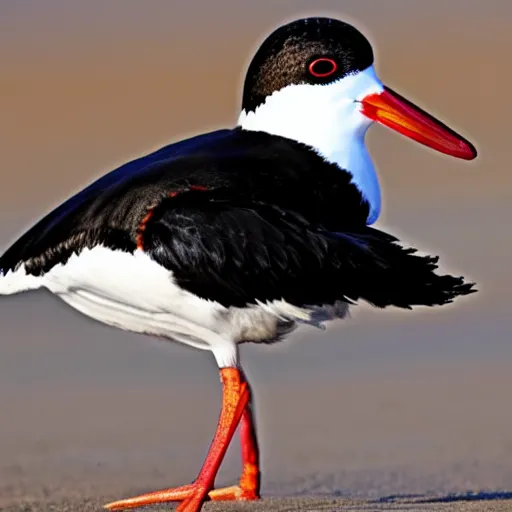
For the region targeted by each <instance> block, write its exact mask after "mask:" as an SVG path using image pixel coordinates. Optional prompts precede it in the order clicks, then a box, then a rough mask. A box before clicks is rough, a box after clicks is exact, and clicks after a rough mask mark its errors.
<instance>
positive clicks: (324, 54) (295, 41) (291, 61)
mask: <svg viewBox="0 0 512 512" xmlns="http://www.w3.org/2000/svg"><path fill="white" fill-rule="evenodd" d="M372 64H373V51H372V47H371V45H370V43H369V41H368V40H367V39H366V37H364V36H363V34H361V32H359V30H357V29H356V28H354V27H353V26H352V25H349V24H348V23H344V22H343V21H339V20H334V19H331V18H305V19H300V20H297V21H293V22H292V23H289V24H287V25H283V26H282V27H279V28H278V29H277V30H275V31H274V32H273V33H272V34H270V36H268V37H267V39H266V40H265V41H264V42H263V44H262V45H261V46H260V48H259V49H258V51H257V52H256V55H255V56H254V58H253V59H252V62H251V64H250V65H249V69H248V71H247V75H246V78H245V84H244V94H243V101H242V109H243V110H245V111H246V112H249V111H252V110H255V109H256V107H257V106H258V105H260V104H261V103H263V102H264V101H265V98H266V97H267V96H269V95H270V94H272V93H273V92H275V91H278V90H280V89H282V88H283V87H285V86H287V85H292V84H327V83H330V82H333V81H335V80H337V79H339V78H343V77H344V76H346V75H349V74H352V73H356V72H358V71H362V70H364V69H366V68H367V67H368V66H371V65H372Z"/></svg>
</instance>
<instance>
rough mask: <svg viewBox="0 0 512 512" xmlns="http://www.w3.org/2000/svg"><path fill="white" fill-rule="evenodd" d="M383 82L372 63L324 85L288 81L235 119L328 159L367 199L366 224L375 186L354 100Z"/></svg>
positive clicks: (376, 195) (376, 203) (363, 120)
mask: <svg viewBox="0 0 512 512" xmlns="http://www.w3.org/2000/svg"><path fill="white" fill-rule="evenodd" d="M383 91H384V86H383V85H382V83H381V81H380V80H379V79H378V78H377V75H376V74H375V70H374V68H373V66H370V67H368V68H367V69H365V70H364V71H360V72H359V73H356V74H353V75H348V76H346V77H344V78H342V79H340V80H337V81H336V82H333V83H332V84H328V85H310V84H300V85H288V86H286V87H284V88H283V89H281V90H279V91H276V92H274V93H273V94H272V95H270V96H269V97H267V98H266V100H265V103H263V104H262V105H260V106H259V107H258V108H257V109H256V110H255V111H254V112H249V113H247V112H245V111H242V113H241V114H240V118H239V120H238V124H239V125H240V126H241V127H242V128H243V129H246V130H253V131H264V132H267V133H271V134H274V135H279V136H281V137H286V138H288V139H292V140H296V141H298V142H302V143H303V144H307V145H309V146H311V147H312V148H313V149H315V150H316V151H317V152H318V153H319V154H320V155H321V156H323V157H324V158H325V159H326V160H328V161H329V162H332V163H335V164H337V165H338V166H339V167H341V168H342V169H345V170H346V171H348V172H350V173H351V174H352V181H353V182H354V183H355V184H356V186H357V187H358V188H359V190H360V191H361V193H362V194H363V195H364V197H365V198H366V199H367V201H368V202H369V203H370V214H369V216H368V224H373V223H374V222H375V221H376V220H377V218H378V217H379V214H380V208H381V196H380V186H379V180H378V177H377V174H376V172H375V169H374V166H373V162H372V160H371V158H370V155H369V153H368V150H367V149H366V146H365V143H364V137H365V134H366V131H367V130H368V128H369V127H370V125H371V124H372V121H371V120H370V119H368V118H367V117H366V116H365V115H363V114H362V112H361V103H360V101H361V100H362V99H363V98H364V97H365V96H368V95H369V94H379V93H381V92H383Z"/></svg>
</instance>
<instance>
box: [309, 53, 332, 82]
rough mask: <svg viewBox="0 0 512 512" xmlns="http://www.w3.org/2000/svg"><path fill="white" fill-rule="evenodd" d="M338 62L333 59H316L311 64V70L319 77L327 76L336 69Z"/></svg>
mask: <svg viewBox="0 0 512 512" xmlns="http://www.w3.org/2000/svg"><path fill="white" fill-rule="evenodd" d="M336 68H337V66H336V62H335V61H334V60H332V59H327V58H323V59H316V60H314V61H313V62H312V63H311V64H310V65H309V72H310V73H311V74H312V75H313V76H315V77H318V78H323V77H327V76H329V75H332V74H333V73H334V72H335V71H336Z"/></svg>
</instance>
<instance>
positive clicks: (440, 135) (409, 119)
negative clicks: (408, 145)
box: [361, 87, 477, 160]
mask: <svg viewBox="0 0 512 512" xmlns="http://www.w3.org/2000/svg"><path fill="white" fill-rule="evenodd" d="M361 103H362V113H363V114H364V115H365V116H367V117H368V118H370V119H372V120H373V121H377V122H378V123H381V124H383V125H384V126H387V127H388V128H391V129H393V130H396V131H397V132H399V133H401V134H403V135H405V136H406V137H409V138H411V139H413V140H415V141H417V142H420V143H421V144H424V145H425V146H428V147H430V148H432V149H435V150H437V151H440V152H441V153H445V154H447V155H451V156H454V157H457V158H464V159H465V160H473V158H475V157H476V155H477V152H476V149H475V147H474V146H473V145H472V144H471V143H470V142H469V141H467V140H466V139H464V138H463V137H461V136H460V135H459V134H458V133H455V132H454V131H453V130H451V129H450V128H448V127H447V126H446V125H444V124H443V123H442V122H441V121H438V120H437V119H435V118H434V117H432V116H431V115H430V114H427V113H426V112H425V111H424V110H422V109H420V108H419V107H417V106H416V105H414V104H413V103H411V102H410V101H408V100H406V99H405V98H403V97H402V96H400V95H399V94H397V93H396V92H394V91H392V90H391V89H389V88H388V87H385V88H384V92H382V93H380V94H371V95H369V96H367V97H366V98H364V99H363V100H361Z"/></svg>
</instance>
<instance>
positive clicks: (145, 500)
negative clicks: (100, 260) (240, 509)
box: [105, 466, 260, 512]
mask: <svg viewBox="0 0 512 512" xmlns="http://www.w3.org/2000/svg"><path fill="white" fill-rule="evenodd" d="M258 488H259V471H258V468H257V467H254V468H252V467H249V466H246V467H245V468H244V472H243V475H242V478H241V479H240V483H239V484H238V485H232V486H231V487H222V488H220V489H211V490H208V489H207V488H206V487H205V486H204V485H201V484H199V483H193V484H189V485H183V486H181V487H175V488H171V489H164V490H161V491H155V492H150V493H148V494H142V495H140V496H136V497H134V498H127V499H124V500H119V501H113V502H112V503H108V504H107V505H105V508H106V509H108V510H124V509H128V508H136V507H143V506H145V505H154V504H157V503H166V502H170V501H181V504H180V505H179V506H178V508H177V511H179V512H197V511H199V510H200V508H201V505H202V504H203V502H204V501H207V500H212V501H253V500H258V499H259V498H260V496H259V492H258Z"/></svg>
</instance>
